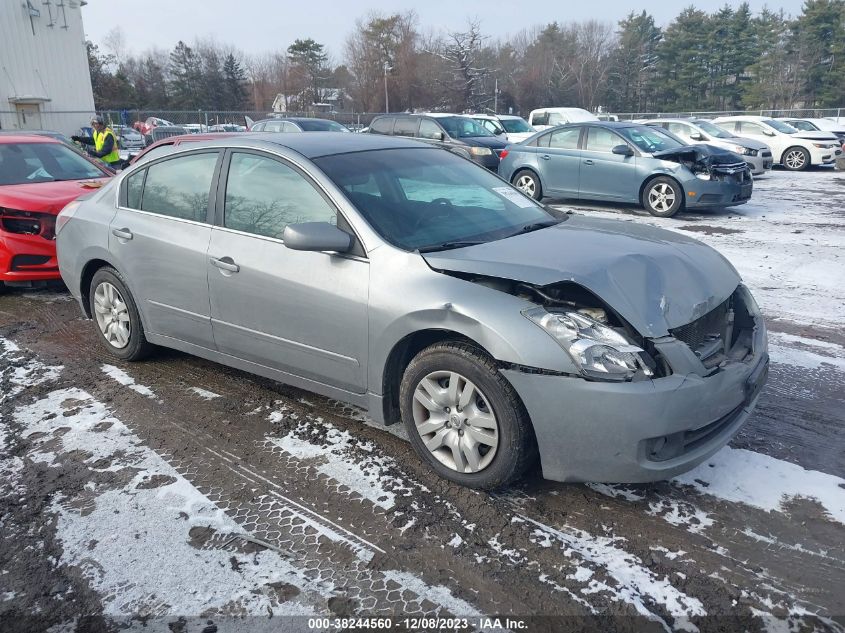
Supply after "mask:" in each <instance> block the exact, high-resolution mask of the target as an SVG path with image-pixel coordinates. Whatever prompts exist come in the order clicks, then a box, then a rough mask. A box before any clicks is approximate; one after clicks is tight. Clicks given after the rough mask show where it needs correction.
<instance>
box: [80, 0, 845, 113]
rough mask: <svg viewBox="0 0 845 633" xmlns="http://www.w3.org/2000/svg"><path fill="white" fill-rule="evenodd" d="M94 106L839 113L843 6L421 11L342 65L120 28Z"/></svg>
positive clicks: (356, 44)
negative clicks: (451, 17)
mask: <svg viewBox="0 0 845 633" xmlns="http://www.w3.org/2000/svg"><path fill="white" fill-rule="evenodd" d="M88 54H89V62H90V67H91V79H92V84H93V87H94V97H95V103H96V106H97V108H98V109H117V108H131V109H144V110H196V109H204V110H247V109H248V110H256V111H266V110H269V109H270V108H271V106H272V104H273V101H274V100H275V99H276V98H277V95H281V97H280V98H281V99H282V101H283V103H284V106H285V107H286V109H287V110H289V111H307V110H310V109H312V108H313V107H314V104H323V103H326V104H327V105H325V106H323V107H324V108H325V107H328V108H332V109H338V110H344V111H349V110H352V111H356V112H380V111H384V109H385V105H386V103H389V108H390V110H391V111H404V110H414V109H443V110H451V111H458V112H463V111H492V110H494V109H495V110H497V111H498V112H514V113H519V112H522V113H526V112H528V111H529V110H531V109H533V108H535V107H541V106H549V105H566V106H577V107H583V108H586V109H588V110H593V111H595V110H597V109H598V108H603V109H604V110H606V111H611V112H660V111H663V112H670V111H690V110H699V111H702V110H742V109H759V108H767V109H768V108H773V109H784V108H792V107H805V108H812V107H835V106H841V105H843V104H845V0H805V3H804V6H803V7H802V11H801V13H800V14H799V15H798V16H795V17H791V16H787V15H786V14H785V13H784V12H783V11H772V10H769V9H766V8H764V9H763V10H762V11H760V12H759V13H756V14H754V13H752V11H751V10H750V7H749V6H748V4H745V3H743V4H741V5H739V6H738V7H737V8H732V7H730V6H728V5H725V7H724V8H722V9H719V10H718V11H715V12H713V13H707V12H705V11H702V10H699V9H696V8H694V7H688V8H686V9H683V10H682V11H681V12H680V13H679V14H678V15H677V16H676V17H675V18H674V19H673V20H672V21H671V22H670V23H669V24H668V25H667V26H665V28H661V27H660V26H658V24H657V22H656V21H655V18H654V16H653V15H651V14H650V13H648V12H647V11H645V10H643V11H642V12H639V13H636V12H632V13H631V14H629V15H628V16H627V17H626V18H625V19H623V20H621V21H620V22H619V23H617V24H612V23H609V22H603V21H599V20H587V21H580V22H563V21H555V22H551V23H548V24H545V25H540V26H535V27H532V28H529V29H525V30H523V31H521V32H519V33H517V34H516V35H515V36H513V37H510V38H508V39H494V38H492V37H490V36H488V35H486V34H485V33H484V31H483V28H482V24H481V22H479V21H478V20H469V21H467V23H466V24H465V25H464V26H463V27H461V28H458V29H456V30H454V31H444V32H433V31H431V30H426V29H425V28H424V27H423V26H422V25H421V24H420V22H419V18H418V16H417V15H416V14H415V13H414V12H413V11H411V12H406V13H396V14H391V15H385V14H378V13H371V14H369V15H367V16H365V17H362V18H360V19H359V20H358V21H357V22H356V23H355V25H354V27H353V28H352V30H351V33H350V34H349V35H348V37H347V39H346V41H345V42H344V44H343V47H342V51H341V56H340V59H338V60H334V59H333V58H332V56H330V55H329V53H328V51H327V49H326V47H325V45H324V44H321V43H319V42H316V41H314V40H313V39H310V38H302V39H297V40H296V41H294V42H293V43H292V44H291V45H290V46H288V47H287V48H286V49H283V50H278V51H269V52H266V53H263V54H258V55H247V54H244V53H243V52H242V51H240V50H238V49H237V48H235V47H233V46H229V45H221V44H220V43H218V42H216V41H214V40H198V41H195V42H193V43H192V44H191V45H188V44H186V43H185V42H182V41H180V42H178V43H177V44H176V46H175V47H174V48H173V50H172V51H170V52H167V51H162V50H160V49H152V50H149V51H146V52H144V53H142V54H137V55H136V54H134V53H130V52H127V51H126V47H125V44H124V40H123V36H122V33H121V32H120V31H119V30H114V31H112V32H111V33H110V34H109V36H107V37H106V38H105V40H104V41H103V42H102V43H101V46H98V45H95V44H93V43H91V42H89V43H88Z"/></svg>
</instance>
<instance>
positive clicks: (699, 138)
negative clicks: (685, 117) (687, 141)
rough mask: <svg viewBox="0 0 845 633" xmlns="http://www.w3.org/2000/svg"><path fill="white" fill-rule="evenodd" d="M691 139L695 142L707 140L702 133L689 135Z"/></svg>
mask: <svg viewBox="0 0 845 633" xmlns="http://www.w3.org/2000/svg"><path fill="white" fill-rule="evenodd" d="M689 137H690V138H691V139H692V140H693V141H703V140H705V138H704V136H702V134H701V132H693V133H692V134H690V135H689Z"/></svg>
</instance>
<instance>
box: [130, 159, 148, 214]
mask: <svg viewBox="0 0 845 633" xmlns="http://www.w3.org/2000/svg"><path fill="white" fill-rule="evenodd" d="M145 173H147V172H146V170H145V169H139V170H138V171H136V172H135V173H134V174H131V175H129V176H127V178H126V206H127V207H129V208H130V209H140V208H141V190H142V189H143V187H144V174H145Z"/></svg>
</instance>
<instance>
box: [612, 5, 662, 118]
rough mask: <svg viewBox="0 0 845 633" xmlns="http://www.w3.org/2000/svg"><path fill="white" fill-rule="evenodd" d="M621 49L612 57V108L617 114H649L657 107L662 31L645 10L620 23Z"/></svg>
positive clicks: (618, 48) (619, 47) (615, 51)
mask: <svg viewBox="0 0 845 633" xmlns="http://www.w3.org/2000/svg"><path fill="white" fill-rule="evenodd" d="M617 37H618V40H617V46H616V49H615V50H614V52H613V55H612V62H611V63H612V65H611V72H610V78H609V91H608V100H609V102H608V105H609V107H610V108H611V109H613V110H615V111H617V112H646V111H648V110H649V109H651V108H653V107H654V105H655V104H654V98H653V88H654V85H655V82H656V80H657V76H656V72H657V62H658V55H657V47H658V45H659V44H660V39H661V37H662V32H661V31H660V29H659V28H658V27H657V26H655V24H654V18H653V17H652V16H651V15H649V14H648V13H646V12H645V11H643V12H642V13H640V14H639V15H637V14H635V13H633V12H632V13H630V14H629V15H628V17H627V18H625V19H624V20H622V21H621V22H619V30H618V31H617Z"/></svg>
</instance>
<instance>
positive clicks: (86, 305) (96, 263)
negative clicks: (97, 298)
mask: <svg viewBox="0 0 845 633" xmlns="http://www.w3.org/2000/svg"><path fill="white" fill-rule="evenodd" d="M106 266H108V267H109V268H115V266H114V264H112V263H111V262H110V261H107V260H105V259H102V258H100V257H96V258H94V259H91V260H89V261H87V262H86V263H85V266H83V268H82V274H81V275H80V276H79V296H80V297H82V309H83V310H84V311H85V315H86V316H87V317H88V318H89V319H90V318H93V315H92V314H91V280H92V279H93V278H94V275H95V274H96V273H97V271H98V270H100V269H101V268H105V267H106ZM115 270H116V268H115Z"/></svg>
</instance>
